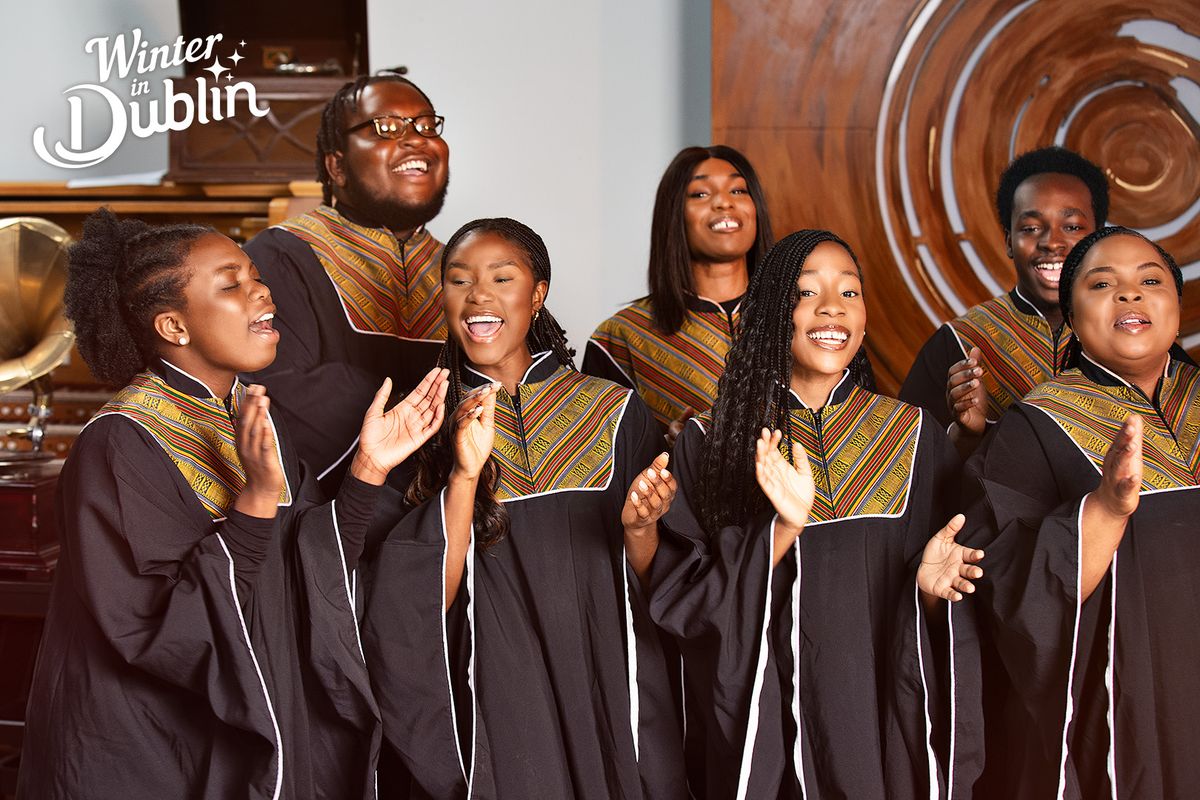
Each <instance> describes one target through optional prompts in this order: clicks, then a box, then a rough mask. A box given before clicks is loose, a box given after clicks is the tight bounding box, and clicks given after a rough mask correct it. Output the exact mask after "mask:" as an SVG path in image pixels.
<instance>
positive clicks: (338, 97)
mask: <svg viewBox="0 0 1200 800" xmlns="http://www.w3.org/2000/svg"><path fill="white" fill-rule="evenodd" d="M383 82H390V83H400V84H404V85H405V86H411V87H412V89H413V90H414V91H415V92H416V93H417V94H419V95H421V97H423V98H425V102H427V103H429V107H430V108H433V101H432V100H430V99H429V95H427V94H425V92H423V91H421V87H419V86H417V85H416V84H415V83H413V82H412V81H410V80H409V79H408V78H405V77H403V76H402V75H399V74H397V73H394V72H385V73H384V74H382V75H362V76H360V77H358V78H356V79H354V80H352V81H349V82H348V83H346V84H345V85H344V86H342V88H340V89H338V90H337V93H336V94H334V96H333V97H332V98H331V99H330V100H329V102H328V103H326V104H325V109H324V110H323V111H322V112H321V127H320V128H318V129H317V156H316V159H317V180H318V181H320V182H321V194H322V198H323V199H322V202H324V203H325V205H327V206H328V205H332V204H333V187H334V183H333V176H331V175H330V174H329V169H328V168H327V167H326V166H325V156H327V155H331V154H333V153H344V152H345V151H346V124H347V118H348V117H349V116H350V115H351V114H353V113H354V112H355V111H358V101H359V98H360V97H361V96H362V93H363V90H364V89H366V88H367V87H368V86H372V85H374V84H377V83H383Z"/></svg>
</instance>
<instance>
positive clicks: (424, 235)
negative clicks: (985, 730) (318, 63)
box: [245, 74, 450, 493]
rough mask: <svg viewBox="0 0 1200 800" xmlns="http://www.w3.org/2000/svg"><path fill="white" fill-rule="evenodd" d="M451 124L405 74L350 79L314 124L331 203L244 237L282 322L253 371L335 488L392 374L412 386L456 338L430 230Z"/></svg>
mask: <svg viewBox="0 0 1200 800" xmlns="http://www.w3.org/2000/svg"><path fill="white" fill-rule="evenodd" d="M442 124H443V118H442V117H440V116H437V113H436V111H435V110H434V107H433V103H432V102H431V101H430V100H429V98H428V97H427V96H426V95H425V93H424V92H422V91H421V90H420V89H419V88H417V86H416V85H415V84H413V83H412V82H411V81H408V80H407V79H405V78H402V77H400V76H398V75H392V74H386V75H377V76H370V77H366V76H364V77H361V78H359V79H358V80H356V81H352V82H350V83H347V84H346V85H345V86H343V87H342V88H341V89H340V90H339V91H338V93H337V94H336V95H334V97H333V99H332V100H330V101H329V104H328V105H326V106H325V110H324V112H323V114H322V116H321V128H320V131H319V133H318V135H317V159H316V160H317V174H318V176H319V178H320V181H321V184H322V186H323V187H324V203H323V204H322V205H321V206H319V207H318V208H316V209H315V210H313V211H311V212H309V213H307V214H302V215H300V216H298V217H293V218H292V219H289V220H287V221H285V222H283V223H281V224H279V225H276V226H274V227H272V228H269V229H267V230H265V231H263V232H262V233H260V234H259V235H258V236H256V237H254V239H253V240H252V241H250V242H249V243H248V244H247V245H246V247H245V250H246V252H247V253H248V254H249V255H250V257H251V258H252V259H253V260H254V263H255V265H256V266H257V267H258V269H259V271H260V272H261V273H262V279H263V281H265V282H266V283H267V285H269V286H270V287H271V294H272V296H273V298H274V300H275V304H276V307H277V310H276V316H275V325H274V326H275V328H276V330H278V331H279V332H280V334H281V336H280V341H279V349H278V356H277V357H276V359H275V363H273V364H272V365H271V366H270V367H268V368H267V369H265V370H263V371H262V372H261V373H258V374H257V375H255V377H254V379H255V380H256V381H259V382H261V383H263V384H265V385H266V386H267V388H268V390H269V391H270V393H271V397H272V400H273V404H274V406H275V408H277V409H278V410H279V411H280V412H281V414H282V416H283V418H284V419H285V420H286V425H287V428H288V430H289V431H290V432H291V436H292V440H293V441H294V442H295V444H296V446H297V449H298V450H299V454H300V457H301V458H302V459H303V460H305V461H306V462H307V463H308V467H309V468H310V469H312V470H314V471H315V472H316V473H317V475H318V477H319V478H320V480H321V485H322V487H324V488H325V489H326V492H327V493H329V490H330V488H331V487H332V488H333V489H336V487H338V486H339V485H340V484H341V481H342V476H343V474H344V472H345V470H346V466H347V465H348V464H349V462H350V455H351V454H352V453H353V451H354V447H355V444H356V442H357V433H358V428H359V424H360V422H361V419H362V415H363V410H364V409H366V408H367V407H368V406H369V405H370V402H371V398H372V396H373V395H374V393H375V392H376V391H377V390H378V389H379V385H380V384H381V383H382V382H383V379H384V378H385V377H391V378H392V380H393V383H394V390H395V391H396V392H398V393H399V394H400V395H401V396H402V395H403V393H404V392H406V391H408V390H409V389H410V388H412V387H413V386H415V385H416V383H417V380H418V379H419V377H420V376H421V375H423V374H424V373H425V372H426V371H428V370H429V369H430V368H431V367H432V366H433V365H434V363H435V361H436V360H437V355H438V351H439V349H440V348H441V345H442V342H444V341H445V339H446V327H445V322H444V320H443V317H442V299H441V280H440V272H439V270H440V261H441V254H442V243H441V242H439V241H437V240H436V239H435V238H433V236H432V235H431V234H430V233H429V231H427V230H426V229H425V225H426V223H428V222H429V221H430V220H432V219H433V218H434V217H435V216H437V213H438V212H439V211H440V210H441V208H442V202H443V201H444V200H445V197H446V185H447V181H448V178H449V158H450V151H449V148H448V147H447V145H446V142H445V140H444V139H442V135H441V134H442Z"/></svg>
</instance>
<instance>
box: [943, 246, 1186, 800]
mask: <svg viewBox="0 0 1200 800" xmlns="http://www.w3.org/2000/svg"><path fill="white" fill-rule="evenodd" d="M1059 291H1060V307H1061V309H1062V313H1063V316H1064V317H1065V319H1066V321H1067V323H1068V324H1069V325H1070V326H1071V328H1072V330H1073V331H1074V337H1075V340H1074V342H1073V343H1072V345H1071V346H1070V347H1069V349H1068V358H1067V362H1068V364H1069V365H1070V368H1069V369H1066V370H1065V371H1063V372H1061V373H1060V374H1059V375H1058V376H1057V377H1056V378H1055V379H1054V380H1052V381H1049V382H1047V383H1044V384H1042V385H1041V386H1039V387H1037V388H1036V389H1034V390H1033V391H1032V392H1030V393H1029V394H1028V395H1027V396H1026V397H1025V399H1024V400H1023V401H1022V402H1021V403H1018V404H1017V405H1016V406H1014V407H1013V408H1012V409H1011V410H1010V411H1009V413H1007V414H1005V416H1004V418H1003V419H1002V420H1001V421H1000V424H999V425H998V426H997V430H996V431H995V433H994V434H993V438H992V439H991V440H990V442H988V443H987V444H985V445H984V449H983V451H982V452H980V453H978V454H977V455H976V457H975V458H974V459H972V461H971V463H970V464H969V467H970V472H971V474H972V476H973V478H974V481H975V482H976V483H977V486H978V490H979V492H980V500H979V502H978V503H976V504H975V505H974V506H973V507H972V511H971V513H970V514H969V515H968V516H969V518H970V519H971V527H970V528H969V529H968V530H967V531H966V532H964V534H963V535H964V538H965V537H970V540H971V541H973V542H976V543H979V544H980V545H982V546H986V548H987V552H988V558H987V561H986V564H987V571H988V576H987V578H986V579H985V580H984V581H982V582H981V584H980V591H979V593H978V594H977V595H976V597H975V598H973V600H972V602H973V604H975V605H976V607H977V609H976V610H977V611H978V612H979V617H980V621H981V623H982V624H983V626H984V628H985V629H986V630H988V631H990V632H991V638H992V640H993V641H994V642H995V645H996V649H997V651H998V653H999V657H1000V660H1001V663H1002V666H1003V670H1004V672H1005V677H1007V679H1008V680H1009V682H1010V683H1011V686H1012V692H1013V695H1012V696H1013V702H1011V703H1009V705H1008V707H1007V713H1006V715H1005V717H1004V719H1003V721H1002V722H1003V733H1002V735H1001V736H999V737H998V738H995V739H993V740H991V741H990V742H989V743H988V748H987V759H988V761H987V764H988V767H989V770H988V774H987V776H985V784H986V785H983V784H981V787H982V788H983V789H984V790H987V791H989V792H990V796H1005V797H1029V798H1038V797H1047V798H1049V797H1064V796H1065V797H1068V798H1076V797H1086V798H1092V797H1105V798H1158V797H1186V796H1189V795H1190V794H1191V792H1193V791H1195V786H1196V785H1197V783H1198V782H1200V760H1197V759H1196V757H1195V742H1196V740H1197V738H1198V737H1200V695H1197V693H1196V679H1197V668H1196V665H1197V664H1198V663H1200V630H1198V629H1197V626H1196V619H1197V618H1198V617H1200V598H1198V596H1197V594H1196V592H1195V591H1194V590H1193V582H1194V578H1195V575H1197V574H1200V543H1198V542H1197V540H1196V535H1195V534H1196V523H1195V520H1196V518H1197V516H1200V488H1198V487H1197V483H1198V482H1200V371H1198V370H1197V369H1196V367H1195V365H1194V364H1192V363H1190V362H1188V361H1185V360H1181V359H1179V358H1177V357H1175V356H1174V352H1176V351H1173V350H1172V347H1173V344H1174V341H1175V338H1176V336H1177V334H1178V331H1179V321H1180V304H1181V297H1182V293H1183V276H1182V274H1181V273H1180V270H1179V268H1178V266H1176V264H1175V262H1174V260H1173V259H1172V258H1171V256H1170V255H1168V254H1167V253H1166V252H1165V251H1163V250H1162V248H1161V247H1159V246H1158V245H1156V244H1155V243H1153V242H1151V241H1149V240H1147V239H1145V238H1144V237H1143V236H1142V235H1141V234H1138V233H1136V232H1134V231H1132V230H1129V229H1126V228H1119V227H1112V228H1103V229H1101V230H1098V231H1096V232H1095V233H1092V234H1091V235H1089V236H1088V237H1086V238H1084V239H1083V240H1082V241H1080V242H1079V243H1078V244H1077V245H1076V246H1075V248H1074V249H1073V250H1072V251H1071V253H1070V255H1069V256H1068V257H1067V259H1066V261H1065V263H1064V264H1063V268H1062V281H1061V284H1060V289H1059ZM985 677H987V675H986V673H985ZM993 762H995V763H997V764H998V765H999V767H998V769H995V770H993V769H990V767H992V764H993Z"/></svg>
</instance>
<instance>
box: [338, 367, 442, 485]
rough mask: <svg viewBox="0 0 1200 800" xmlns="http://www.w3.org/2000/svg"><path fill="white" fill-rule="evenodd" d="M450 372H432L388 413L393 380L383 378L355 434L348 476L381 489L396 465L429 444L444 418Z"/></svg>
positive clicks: (437, 370) (436, 370)
mask: <svg viewBox="0 0 1200 800" xmlns="http://www.w3.org/2000/svg"><path fill="white" fill-rule="evenodd" d="M449 376H450V371H449V370H447V369H443V368H437V367H435V368H434V369H431V370H430V371H429V372H428V373H427V374H426V375H425V378H424V379H423V380H422V381H421V383H420V384H419V385H418V386H417V388H415V389H413V390H412V391H411V392H409V393H408V395H407V396H406V397H405V398H404V399H403V400H401V401H400V402H399V403H397V404H396V405H394V406H392V408H391V409H390V410H388V411H386V412H385V411H384V406H386V405H387V399H388V396H389V395H390V394H391V391H392V379H391V378H385V379H384V381H383V385H382V386H380V387H379V391H377V392H376V393H375V398H374V400H372V401H371V407H370V408H368V409H367V413H366V415H365V416H364V417H363V424H362V429H361V430H360V431H359V434H358V453H357V454H356V455H355V457H354V464H353V466H352V467H351V473H352V474H353V475H354V477H356V478H358V479H359V480H361V481H364V482H366V483H372V484H375V485H377V486H378V485H380V484H382V483H383V482H384V480H385V479H386V478H387V474H388V473H389V472H390V471H391V470H392V468H394V467H395V466H396V465H398V464H400V463H402V462H403V461H404V460H405V459H406V458H408V457H409V456H410V455H412V454H413V453H415V452H416V451H417V450H418V449H419V448H420V447H421V445H423V444H425V442H427V441H429V439H430V437H431V436H433V434H435V433H437V430H438V428H440V427H441V425H442V418H443V417H444V416H445V414H446V390H447V388H448V387H449V385H450V382H449Z"/></svg>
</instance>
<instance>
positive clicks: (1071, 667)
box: [1055, 495, 1090, 800]
mask: <svg viewBox="0 0 1200 800" xmlns="http://www.w3.org/2000/svg"><path fill="white" fill-rule="evenodd" d="M1088 496H1090V495H1085V496H1084V498H1083V501H1082V502H1081V503H1080V504H1079V514H1078V515H1077V516H1076V518H1075V629H1074V631H1073V633H1072V634H1071V660H1070V661H1069V662H1068V663H1067V709H1066V714H1065V715H1064V719H1063V732H1062V755H1061V757H1060V758H1059V766H1058V792H1057V794H1056V795H1055V797H1058V798H1059V800H1063V798H1065V796H1066V791H1067V731H1068V730H1069V729H1070V727H1071V718H1072V717H1073V716H1074V715H1075V698H1074V697H1073V692H1074V689H1075V651H1076V649H1077V648H1078V647H1079V617H1080V614H1081V612H1082V611H1083V601H1082V600H1081V599H1080V596H1079V593H1080V591H1081V590H1082V589H1083V508H1084V506H1086V505H1087V501H1088Z"/></svg>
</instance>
